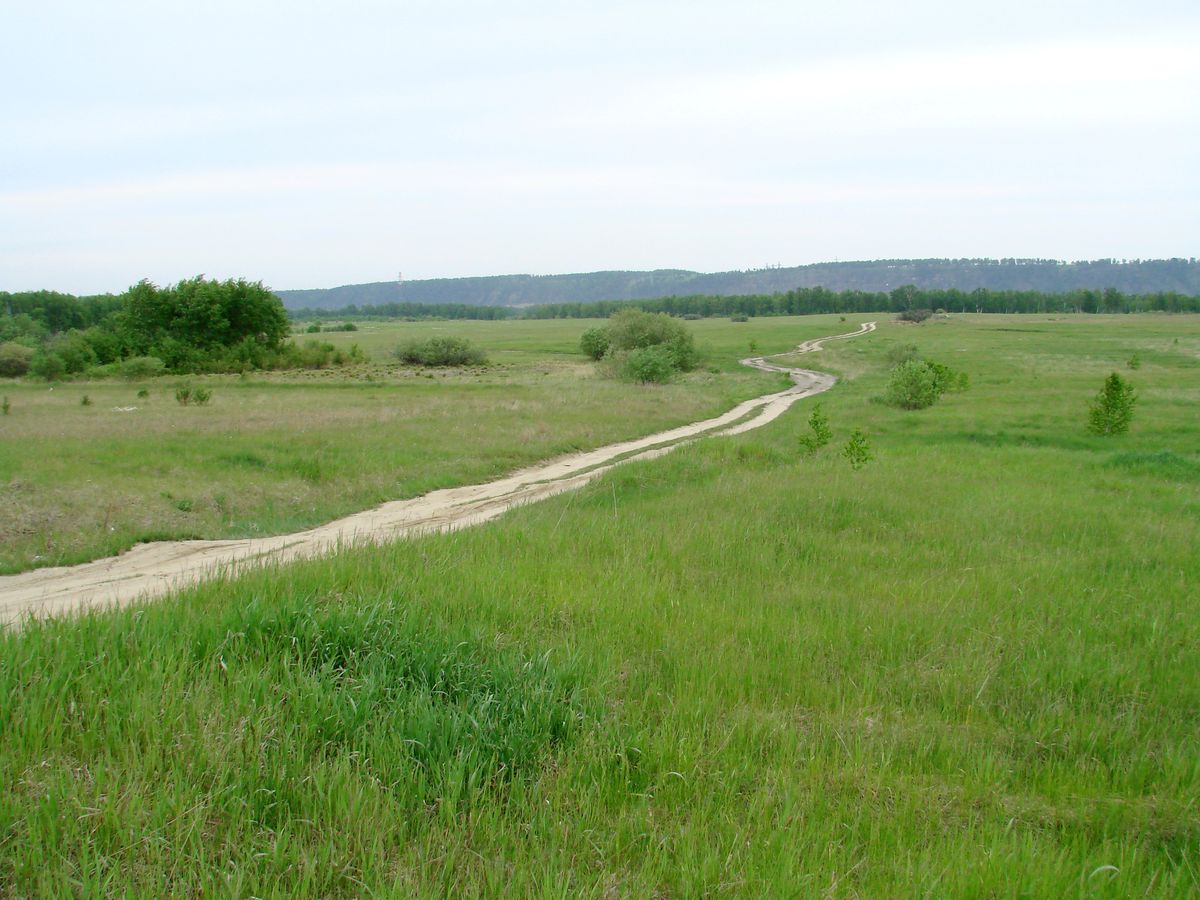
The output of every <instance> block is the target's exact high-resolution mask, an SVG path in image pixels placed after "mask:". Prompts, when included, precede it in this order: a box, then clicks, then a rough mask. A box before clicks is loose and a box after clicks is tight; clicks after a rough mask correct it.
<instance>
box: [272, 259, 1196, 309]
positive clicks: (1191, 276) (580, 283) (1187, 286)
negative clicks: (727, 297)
mask: <svg viewBox="0 0 1200 900" xmlns="http://www.w3.org/2000/svg"><path fill="white" fill-rule="evenodd" d="M904 284H915V285H917V286H918V287H922V288H957V289H958V290H963V291H971V290H975V289H976V288H987V289H989V290H996V291H1001V290H1032V291H1044V292H1048V293H1057V292H1062V291H1071V290H1078V289H1082V288H1093V289H1103V288H1116V289H1117V290H1119V291H1121V292H1122V293H1127V294H1141V293H1150V292H1158V291H1177V292H1179V293H1182V294H1188V295H1195V294H1200V260H1196V259H1159V260H1134V261H1127V262H1120V261H1117V260H1107V259H1103V260H1092V261H1086V262H1071V263H1065V262H1058V261H1056V260H1045V259H1004V260H990V259H890V260H874V261H869V262H832V263H815V264H812V265H807V266H792V267H789V268H767V269H752V270H746V271H737V272H714V273H708V274H705V273H701V272H689V271H686V270H683V269H656V270H654V271H652V272H623V271H614V272H586V273H579V274H572V275H490V276H485V277H476V278H431V279H428V280H424V281H406V282H404V284H403V285H401V284H398V283H397V282H394V281H380V282H374V283H371V284H348V285H343V286H341V287H336V288H328V289H315V290H296V291H276V293H277V294H278V295H279V297H280V298H282V300H283V302H284V305H285V306H286V307H287V308H288V309H307V308H313V307H320V308H324V309H338V308H342V307H346V306H350V305H352V304H353V305H357V306H375V305H377V304H381V303H396V302H401V303H465V304H470V305H482V306H536V305H540V304H543V303H586V302H590V301H595V300H649V299H655V298H658V297H669V296H672V295H686V294H768V293H772V292H775V291H788V290H792V289H793V288H799V287H826V288H829V289H830V290H834V291H845V290H859V291H889V290H892V289H893V288H896V287H899V286H900V285H904Z"/></svg>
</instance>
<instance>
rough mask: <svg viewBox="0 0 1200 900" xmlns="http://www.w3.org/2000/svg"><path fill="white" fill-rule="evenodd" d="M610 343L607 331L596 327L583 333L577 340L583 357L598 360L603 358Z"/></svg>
mask: <svg viewBox="0 0 1200 900" xmlns="http://www.w3.org/2000/svg"><path fill="white" fill-rule="evenodd" d="M611 342H612V341H611V338H610V336H609V333H608V329H607V328H603V327H600V326H597V327H595V328H589V329H588V330H587V331H585V332H584V333H583V336H582V337H581V338H580V339H579V349H580V350H582V351H583V352H584V355H585V356H588V357H590V358H592V359H596V360H599V359H603V358H604V354H605V353H607V352H608V347H609V344H610V343H611Z"/></svg>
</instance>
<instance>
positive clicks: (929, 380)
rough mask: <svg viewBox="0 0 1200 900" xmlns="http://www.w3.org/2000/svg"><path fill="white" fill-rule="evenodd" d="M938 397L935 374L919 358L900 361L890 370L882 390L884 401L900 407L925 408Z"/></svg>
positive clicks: (927, 364)
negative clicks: (889, 377) (888, 377)
mask: <svg viewBox="0 0 1200 900" xmlns="http://www.w3.org/2000/svg"><path fill="white" fill-rule="evenodd" d="M937 398H938V389H937V376H936V375H935V374H934V371H933V369H932V368H930V366H929V363H927V362H925V361H924V360H921V359H910V360H908V361H907V362H902V363H901V364H900V365H898V366H896V368H895V369H893V370H892V377H891V380H890V381H888V385H887V388H886V390H885V391H884V395H883V399H884V402H885V403H887V404H888V405H889V406H898V407H900V409H925V408H926V407H928V406H932V405H933V403H934V401H935V400H937Z"/></svg>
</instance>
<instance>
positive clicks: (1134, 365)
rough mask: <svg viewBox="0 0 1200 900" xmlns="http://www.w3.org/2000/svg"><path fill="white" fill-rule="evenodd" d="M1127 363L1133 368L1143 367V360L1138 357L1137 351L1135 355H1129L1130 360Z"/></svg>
mask: <svg viewBox="0 0 1200 900" xmlns="http://www.w3.org/2000/svg"><path fill="white" fill-rule="evenodd" d="M1127 365H1128V366H1129V368H1131V369H1140V368H1141V367H1142V361H1141V360H1140V359H1138V355H1137V354H1136V353H1135V354H1133V356H1131V357H1129V362H1128V363H1127Z"/></svg>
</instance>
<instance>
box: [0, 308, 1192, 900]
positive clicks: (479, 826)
mask: <svg viewBox="0 0 1200 900" xmlns="http://www.w3.org/2000/svg"><path fill="white" fill-rule="evenodd" d="M701 324H703V323H701ZM1001 328H1016V329H1019V330H1018V331H1015V332H1007V331H1002V330H1000V329H1001ZM1176 339H1178V341H1179V343H1178V344H1176V343H1174V341H1175V340H1176ZM899 341H904V342H915V343H916V344H917V345H918V347H919V349H920V351H921V352H922V353H927V354H929V355H931V356H933V357H934V358H938V359H947V360H953V363H952V364H953V365H954V367H955V368H956V369H962V370H964V371H967V372H968V373H969V374H970V376H971V388H970V390H969V391H967V392H966V393H962V394H948V395H946V396H945V397H944V398H942V400H941V401H939V403H938V404H936V405H935V406H933V407H931V408H929V409H926V410H921V411H917V412H907V411H902V410H896V409H892V408H889V407H886V406H883V405H881V404H878V403H875V402H872V398H873V397H876V396H878V394H879V393H880V391H881V390H882V386H883V385H884V383H885V382H886V378H887V369H888V368H889V363H888V360H887V350H888V347H889V346H890V345H892V344H894V343H896V342H899ZM1130 347H1133V348H1135V349H1137V350H1138V352H1139V354H1140V356H1141V358H1142V360H1143V365H1142V368H1141V369H1139V370H1138V371H1137V373H1136V375H1135V376H1133V375H1131V376H1130V377H1131V380H1134V381H1135V384H1136V385H1137V387H1138V391H1139V395H1140V397H1141V401H1140V403H1139V407H1138V411H1137V415H1136V417H1135V419H1134V423H1133V427H1132V429H1131V432H1130V434H1129V435H1127V436H1125V437H1122V438H1120V439H1111V438H1099V437H1094V436H1091V435H1089V434H1088V433H1087V431H1086V415H1087V412H1086V410H1087V402H1088V400H1089V399H1090V398H1091V396H1092V394H1093V393H1094V391H1095V383H1096V378H1095V374H1096V372H1104V371H1106V370H1107V369H1108V368H1109V367H1110V366H1111V357H1113V356H1115V355H1120V354H1123V357H1124V358H1127V357H1128V355H1129V353H1130ZM960 349H961V350H964V351H965V352H963V353H959V352H958V351H959V350H960ZM806 362H807V363H808V364H809V365H818V364H820V365H823V366H828V367H830V368H832V369H837V370H839V371H841V372H843V373H845V374H846V375H847V376H848V377H847V379H846V380H844V381H843V382H842V383H841V384H840V385H839V386H838V387H837V388H835V389H834V391H833V392H831V393H830V394H826V395H824V397H823V398H822V405H823V409H824V411H825V413H826V415H827V416H828V419H829V423H830V427H831V428H832V430H833V433H834V436H833V441H832V442H831V444H830V445H829V446H828V447H825V448H824V449H822V450H820V451H818V452H817V453H815V454H813V455H811V456H801V455H800V454H799V453H798V452H797V450H796V447H797V440H798V437H799V435H800V434H802V433H803V431H804V429H805V428H806V424H805V419H806V416H807V410H806V407H805V406H804V405H803V404H801V405H800V406H798V407H797V408H796V409H795V410H794V411H793V412H792V413H790V414H789V415H787V416H784V417H783V418H781V419H779V420H777V421H776V422H775V423H773V424H772V425H771V426H769V427H768V428H766V429H763V430H761V431H758V432H753V433H750V434H746V435H744V436H741V437H738V438H734V439H715V440H709V441H703V442H699V443H696V444H693V445H691V446H688V447H685V448H683V449H681V450H679V451H677V452H676V453H674V454H672V455H670V456H667V457H665V458H662V459H658V460H654V461H650V462H646V463H637V464H631V465H629V466H627V467H624V468H620V469H617V470H615V471H614V472H613V473H611V474H610V475H608V476H606V477H604V478H602V479H599V480H598V481H597V482H594V483H593V484H591V485H589V486H588V487H587V488H585V489H583V490H582V491H581V492H578V493H575V494H568V495H563V496H561V497H559V498H556V499H554V500H551V501H547V502H545V503H542V504H539V505H536V506H532V507H527V508H524V509H521V510H518V511H516V512H515V513H512V514H509V515H507V516H505V517H504V518H502V519H500V520H497V521H496V522H494V523H492V524H490V525H488V526H485V527H482V528H479V529H475V530H471V531H465V532H459V533H456V534H454V535H448V536H440V537H429V538H422V539H420V540H414V541H407V542H403V543H398V544H395V545H391V546H387V547H382V548H374V549H359V550H353V551H349V552H345V553H341V554H338V555H336V556H334V557H332V558H330V559H328V560H320V561H314V562H311V563H305V564H300V565H295V566H290V567H286V568H279V569H271V570H265V571H261V572H257V573H252V574H249V575H247V576H245V577H243V578H240V579H238V580H236V581H233V582H222V583H216V584H212V585H209V586H206V587H202V588H197V589H193V590H190V591H188V592H186V593H184V594H182V595H179V596H176V597H174V598H171V599H168V600H165V601H163V602H161V603H157V604H154V605H151V606H148V607H146V608H144V609H128V610H124V611H120V612H114V613H107V614H94V615H91V616H88V617H86V618H84V619H83V620H82V621H79V622H56V623H48V624H33V625H31V626H30V627H29V628H28V629H26V630H25V631H23V632H22V633H19V634H15V635H8V636H6V637H4V638H3V643H2V644H0V704H2V706H0V730H2V732H3V734H4V736H5V740H4V746H3V751H2V752H0V763H2V765H3V769H2V771H0V777H2V778H3V779H4V782H5V783H7V784H11V785H13V789H12V790H10V791H9V792H7V794H0V886H2V889H3V890H6V891H8V892H11V893H27V894H34V893H47V894H49V893H82V894H88V893H98V892H102V891H108V892H110V893H122V892H126V893H131V894H141V893H163V892H166V891H174V892H178V893H184V892H190V891H191V892H198V891H201V890H209V891H219V892H232V893H239V894H241V893H244V894H257V895H260V896H261V895H266V894H271V893H300V892H309V893H321V894H325V895H344V896H362V895H367V894H376V895H384V896H387V895H397V894H405V895H412V894H436V895H444V894H449V893H453V894H497V893H501V892H503V893H507V894H513V895H517V896H524V895H549V896H580V895H583V896H653V895H658V896H700V895H736V896H746V897H759V896H814V895H823V894H830V895H834V896H910V895H935V896H1017V895H1021V896H1054V897H1057V896H1080V897H1082V896H1087V897H1126V896H1163V897H1174V896H1188V895H1191V894H1194V893H1195V892H1196V891H1197V890H1198V889H1200V883H1198V880H1197V871H1198V867H1200V861H1198V860H1197V858H1196V856H1197V850H1196V848H1197V847H1198V846H1200V825H1198V824H1197V822H1198V820H1197V817H1196V814H1195V799H1194V798H1195V797H1196V796H1198V795H1200V763H1198V762H1197V760H1198V759H1200V757H1198V756H1197V754H1196V752H1195V748H1196V746H1197V742H1198V739H1200V713H1198V712H1197V711H1198V710H1200V649H1198V648H1200V610H1198V609H1197V606H1196V602H1195V585H1196V584H1197V583H1200V560H1198V558H1197V554H1196V552H1195V548H1196V547H1197V546H1198V545H1200V526H1198V525H1197V522H1198V521H1200V520H1198V519H1197V511H1198V510H1200V482H1198V481H1197V480H1196V478H1195V477H1194V474H1195V473H1194V471H1193V470H1194V464H1196V463H1198V462H1200V459H1198V457H1197V453H1196V449H1195V448H1196V446H1197V438H1198V437H1200V420H1198V419H1197V418H1196V417H1195V416H1194V415H1188V414H1187V412H1188V410H1194V409H1195V408H1196V406H1197V403H1198V401H1200V329H1198V326H1197V323H1196V321H1195V320H1194V319H1185V318H1167V317H1161V318H1157V317H1146V318H1141V317H1121V318H1114V319H1110V320H1105V321H1096V320H1095V319H1090V318H1089V319H1073V320H1067V321H1064V322H1051V321H1048V320H1035V319H1031V318H1030V319H1020V320H1007V321H1006V320H1003V319H985V320H979V319H968V320H965V321H964V320H962V319H955V320H952V321H950V322H948V323H945V324H941V323H934V322H932V321H931V322H930V323H929V324H927V325H925V326H921V327H920V328H915V327H908V328H905V329H903V330H901V329H899V328H891V327H887V328H883V329H881V331H880V332H879V333H878V334H877V335H876V336H873V337H870V338H864V339H861V343H859V344H857V345H856V344H855V343H854V342H847V343H845V344H842V345H836V346H835V345H831V346H830V347H829V349H828V350H826V351H825V353H824V354H821V355H818V356H812V357H808V358H807V359H806ZM855 428H862V429H863V430H864V431H866V432H867V433H868V434H869V435H870V438H871V443H872V447H873V449H874V452H875V456H876V458H875V459H874V460H873V461H872V462H870V463H869V464H868V465H866V466H865V467H864V468H863V469H862V470H861V471H858V472H855V471H852V470H851V469H850V467H849V466H848V465H847V464H846V462H845V461H844V460H842V459H841V458H840V457H839V456H838V455H837V453H836V452H835V449H836V447H838V446H839V445H840V444H841V443H842V442H844V441H845V439H846V437H847V435H848V433H849V432H850V431H851V430H853V429H855ZM1114 440H1117V441H1118V443H1114ZM464 642H465V643H464ZM446 685H455V686H457V687H456V688H455V690H453V691H451V690H445V686H446ZM440 691H445V694H446V696H443V695H442V693H439V692H440ZM493 697H494V698H496V699H495V703H493V702H492V700H491V698H493ZM490 710H494V715H489V711H490ZM431 736H432V737H431ZM406 739H416V740H420V741H422V743H423V744H425V743H429V744H433V745H435V746H436V747H438V748H439V749H438V750H437V751H436V752H435V753H433V754H432V755H429V756H422V755H421V753H422V752H423V751H421V750H419V749H415V748H414V746H413V745H410V744H405V743H404V740H406ZM439 740H440V743H439Z"/></svg>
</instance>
